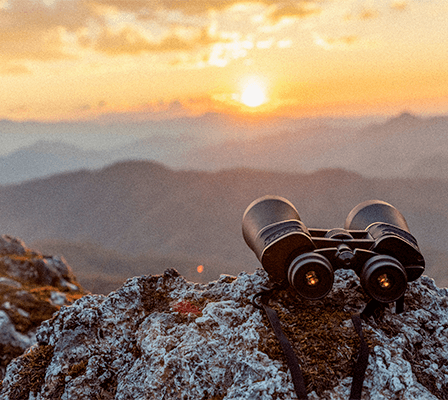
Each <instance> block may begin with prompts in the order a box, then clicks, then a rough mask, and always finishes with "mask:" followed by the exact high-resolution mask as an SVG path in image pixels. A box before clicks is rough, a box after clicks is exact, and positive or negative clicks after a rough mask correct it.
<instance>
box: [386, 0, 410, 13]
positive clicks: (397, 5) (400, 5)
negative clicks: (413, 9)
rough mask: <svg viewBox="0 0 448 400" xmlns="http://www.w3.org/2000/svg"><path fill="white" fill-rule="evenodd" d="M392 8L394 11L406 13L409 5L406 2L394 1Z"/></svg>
mask: <svg viewBox="0 0 448 400" xmlns="http://www.w3.org/2000/svg"><path fill="white" fill-rule="evenodd" d="M390 7H391V8H392V9H393V10H397V11H404V10H406V8H408V3H407V2H406V1H394V2H393V3H392V4H391V6H390Z"/></svg>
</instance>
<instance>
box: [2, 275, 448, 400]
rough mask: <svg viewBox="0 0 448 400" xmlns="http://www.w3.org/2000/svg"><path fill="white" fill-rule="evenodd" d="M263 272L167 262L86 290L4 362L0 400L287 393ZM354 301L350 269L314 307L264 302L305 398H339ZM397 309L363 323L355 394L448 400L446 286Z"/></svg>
mask: <svg viewBox="0 0 448 400" xmlns="http://www.w3.org/2000/svg"><path fill="white" fill-rule="evenodd" d="M266 284H267V276H266V274H265V272H264V271H263V270H257V271H256V272H255V273H253V274H247V273H241V274H239V275H238V277H236V278H234V277H230V276H226V275H222V276H221V278H220V279H219V280H217V281H214V282H210V283H209V284H207V285H202V284H197V283H196V284H195V283H192V282H187V281H186V280H185V279H184V278H183V277H181V276H179V275H178V274H177V272H176V271H174V270H167V271H166V272H165V274H164V275H161V276H142V277H135V278H133V279H130V280H128V281H127V282H126V283H125V284H124V285H123V286H122V287H121V288H120V289H118V290H117V291H115V292H112V293H110V294H109V295H108V296H102V295H86V296H84V297H82V298H80V299H79V300H77V301H76V302H75V303H74V304H73V305H71V306H62V307H61V309H60V310H59V312H58V313H57V314H55V315H54V317H53V318H52V319H50V320H48V321H45V322H43V323H42V325H41V327H40V328H39V329H38V331H37V334H36V337H37V341H38V343H37V344H36V345H34V346H33V347H31V348H30V349H29V350H27V352H26V353H25V354H24V355H22V356H20V357H18V358H16V359H15V360H13V361H12V362H11V363H10V364H9V366H8V369H7V373H6V376H5V378H4V380H3V382H2V388H1V393H0V397H1V399H2V400H15V399H35V400H43V399H63V400H65V399H70V400H76V399H117V400H125V399H126V400H127V399H129V400H131V399H132V400H137V399H165V400H171V399H172V400H174V399H176V400H177V399H182V400H183V399H203V400H206V399H207V400H216V399H220V400H236V399H238V400H243V399H247V400H255V399H257V400H258V399H259V400H270V399H294V398H296V396H295V393H294V391H293V386H292V383H291V378H290V374H289V371H288V369H287V368H286V365H285V362H284V359H283V356H282V354H281V352H280V350H279V345H278V342H277V341H276V338H275V336H274V334H273V333H272V330H271V328H270V326H269V324H268V322H267V319H266V317H265V316H264V315H263V313H262V312H261V311H260V310H258V309H256V308H254V307H253V306H252V304H251V302H250V297H251V296H252V295H253V294H255V293H257V292H258V291H259V290H260V289H261V288H262V287H263V286H264V285H266ZM365 301H366V297H365V295H364V293H363V291H362V289H361V288H360V285H359V281H358V279H357V277H356V275H354V274H353V273H352V272H351V271H344V270H342V271H341V270H339V271H337V273H336V276H335V284H334V287H333V290H332V292H331V293H330V294H329V295H328V296H327V297H326V298H325V299H324V300H321V301H319V302H315V303H307V302H303V301H300V300H299V299H297V298H296V297H295V295H294V293H292V292H291V291H284V292H280V293H278V295H277V296H276V297H274V298H273V299H272V301H271V304H272V306H273V307H274V308H275V309H276V310H277V312H278V314H279V316H280V319H281V320H282V324H283V329H284V331H285V334H286V335H287V336H288V337H289V339H290V341H291V343H292V344H293V346H294V348H295V351H296V353H297V355H298V358H299V360H300V362H301V365H302V369H303V373H304V377H305V380H306V382H307V387H308V392H309V393H310V395H309V399H310V400H317V399H332V400H339V399H348V398H349V392H350V385H351V381H352V378H351V368H352V367H353V364H354V359H355V357H356V355H357V345H358V344H357V340H356V334H355V333H354V330H353V327H352V323H351V320H350V315H351V314H353V313H355V312H359V311H360V310H361V309H362V308H363V307H364V305H365ZM405 307H406V308H405V312H404V313H402V314H400V315H396V314H395V313H394V312H393V307H391V308H389V307H386V308H385V309H384V310H381V312H380V313H379V314H378V315H376V316H375V317H371V318H370V319H369V320H368V321H366V322H364V324H363V327H364V332H365V335H366V338H367V340H368V342H369V345H370V348H371V355H370V359H369V366H368V369H367V373H366V378H365V381H364V391H363V397H362V398H363V399H364V400H367V399H372V400H373V399H375V400H382V399H384V400H385V399H387V400H390V399H406V400H417V399H419V400H420V399H428V400H431V399H448V333H447V332H448V329H447V328H448V290H447V289H439V288H437V287H436V286H435V285H434V282H433V280H432V279H430V278H428V277H425V276H424V277H422V278H421V279H419V280H418V281H416V282H413V283H411V284H409V288H408V290H407V293H406V305H405Z"/></svg>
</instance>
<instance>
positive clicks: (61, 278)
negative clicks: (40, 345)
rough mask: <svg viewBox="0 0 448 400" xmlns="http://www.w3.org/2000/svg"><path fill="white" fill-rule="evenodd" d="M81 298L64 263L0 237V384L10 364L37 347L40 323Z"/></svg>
mask: <svg viewBox="0 0 448 400" xmlns="http://www.w3.org/2000/svg"><path fill="white" fill-rule="evenodd" d="M84 294H85V291H84V290H83V289H82V287H81V286H80V285H79V283H78V282H77V281H76V278H75V276H74V275H73V273H72V271H71V269H70V267H69V266H68V265H67V264H66V262H65V261H64V260H63V259H61V258H58V257H53V256H45V255H42V254H40V253H38V252H35V251H33V250H31V249H29V248H27V247H26V246H25V244H24V243H23V242H22V241H21V240H20V239H18V238H14V237H11V236H8V235H3V236H0V354H1V363H0V380H1V379H2V378H3V375H4V373H5V371H6V366H7V365H8V364H9V362H10V361H11V360H12V359H13V358H15V357H17V356H19V355H20V354H22V353H23V352H24V351H25V350H26V349H27V348H29V347H30V346H32V345H33V344H35V343H36V338H35V333H36V329H37V327H38V326H39V325H40V324H41V323H42V321H45V320H47V319H49V318H51V316H52V315H53V314H54V313H55V312H57V311H58V310H59V308H60V307H61V306H62V305H69V304H71V303H72V302H73V301H75V300H76V299H78V298H80V297H81V296H83V295H84Z"/></svg>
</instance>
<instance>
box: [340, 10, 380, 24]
mask: <svg viewBox="0 0 448 400" xmlns="http://www.w3.org/2000/svg"><path fill="white" fill-rule="evenodd" d="M379 16H380V13H379V11H378V10H375V9H373V8H364V9H363V10H361V11H360V12H359V13H357V14H352V13H350V14H347V15H346V16H345V19H346V20H347V21H350V20H362V21H367V20H369V19H375V18H377V17H379Z"/></svg>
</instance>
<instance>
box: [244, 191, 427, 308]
mask: <svg viewBox="0 0 448 400" xmlns="http://www.w3.org/2000/svg"><path fill="white" fill-rule="evenodd" d="M243 236H244V240H245V241H246V243H247V245H248V246H249V247H250V248H251V249H252V251H253V252H254V253H255V255H256V256H257V258H258V260H259V261H260V262H261V264H262V266H263V268H264V269H265V270H266V271H267V273H268V274H269V278H270V280H271V281H273V282H276V283H284V282H285V281H288V282H289V284H290V285H292V286H293V287H294V288H295V289H296V291H297V292H298V294H299V295H300V296H301V297H303V298H305V299H308V300H317V299H320V298H323V297H324V296H326V295H327V294H328V292H329V291H330V290H331V288H332V286H333V281H334V271H335V270H337V269H340V268H345V269H352V270H354V271H355V273H356V274H357V275H358V276H359V278H360V281H361V285H362V287H363V288H364V290H365V291H366V292H367V294H368V295H370V296H371V297H372V298H373V299H375V300H377V301H379V302H382V303H389V302H393V301H396V300H398V299H399V298H401V297H402V296H403V295H404V292H405V290H406V288H407V283H408V282H411V281H414V280H416V279H417V278H419V277H420V275H421V274H422V273H423V271H424V269H425V261H424V258H423V256H422V254H421V252H420V250H419V248H418V245H417V241H416V239H415V238H414V237H413V236H412V235H411V233H410V232H409V228H408V225H407V223H406V220H405V219H404V217H403V215H402V214H401V213H400V212H399V211H398V210H397V209H396V208H395V207H393V206H392V205H390V204H388V203H386V202H383V201H380V200H371V201H366V202H363V203H360V204H359V205H357V206H356V207H355V208H354V209H353V210H352V211H350V213H349V215H348V217H347V219H346V221H345V226H344V228H335V229H329V230H327V229H308V228H307V227H306V226H305V224H304V223H303V222H302V221H301V220H300V216H299V214H298V212H297V210H296V209H295V207H294V206H293V205H292V204H291V203H290V202H289V201H288V200H286V199H284V198H282V197H279V196H264V197H261V198H259V199H257V200H255V201H254V202H253V203H251V204H250V205H249V207H248V208H247V209H246V211H245V213H244V216H243Z"/></svg>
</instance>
